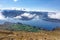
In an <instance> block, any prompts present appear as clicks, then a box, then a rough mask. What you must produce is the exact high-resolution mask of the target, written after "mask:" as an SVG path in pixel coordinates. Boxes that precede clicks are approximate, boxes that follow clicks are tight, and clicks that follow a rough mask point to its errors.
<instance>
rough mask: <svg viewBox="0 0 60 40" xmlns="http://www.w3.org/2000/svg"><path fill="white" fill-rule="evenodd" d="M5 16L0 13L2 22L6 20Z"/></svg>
mask: <svg viewBox="0 0 60 40" xmlns="http://www.w3.org/2000/svg"><path fill="white" fill-rule="evenodd" d="M4 19H5V16H4V15H3V14H2V13H1V12H0V20H4Z"/></svg>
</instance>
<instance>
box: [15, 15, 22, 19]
mask: <svg viewBox="0 0 60 40" xmlns="http://www.w3.org/2000/svg"><path fill="white" fill-rule="evenodd" d="M14 18H17V19H21V18H22V17H21V16H20V15H19V16H16V17H14Z"/></svg>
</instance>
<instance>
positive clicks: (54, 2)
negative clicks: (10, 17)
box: [0, 0, 60, 11]
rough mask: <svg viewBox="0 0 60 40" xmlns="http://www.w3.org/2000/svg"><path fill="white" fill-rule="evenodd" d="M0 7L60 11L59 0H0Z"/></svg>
mask: <svg viewBox="0 0 60 40" xmlns="http://www.w3.org/2000/svg"><path fill="white" fill-rule="evenodd" d="M0 8H26V9H29V10H38V11H39V10H42V11H60V0H0Z"/></svg>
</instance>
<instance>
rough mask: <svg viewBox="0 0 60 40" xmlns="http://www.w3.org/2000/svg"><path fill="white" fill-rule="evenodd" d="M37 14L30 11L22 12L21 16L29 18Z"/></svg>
mask: <svg viewBox="0 0 60 40" xmlns="http://www.w3.org/2000/svg"><path fill="white" fill-rule="evenodd" d="M35 15H36V14H30V13H24V14H21V16H24V17H28V18H32V17H34V16H35Z"/></svg>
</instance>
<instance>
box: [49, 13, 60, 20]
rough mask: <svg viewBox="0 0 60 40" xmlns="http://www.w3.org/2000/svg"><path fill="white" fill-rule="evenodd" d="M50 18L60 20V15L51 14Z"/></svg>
mask: <svg viewBox="0 0 60 40" xmlns="http://www.w3.org/2000/svg"><path fill="white" fill-rule="evenodd" d="M48 17H49V18H53V19H60V13H55V14H54V13H51V14H48Z"/></svg>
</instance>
